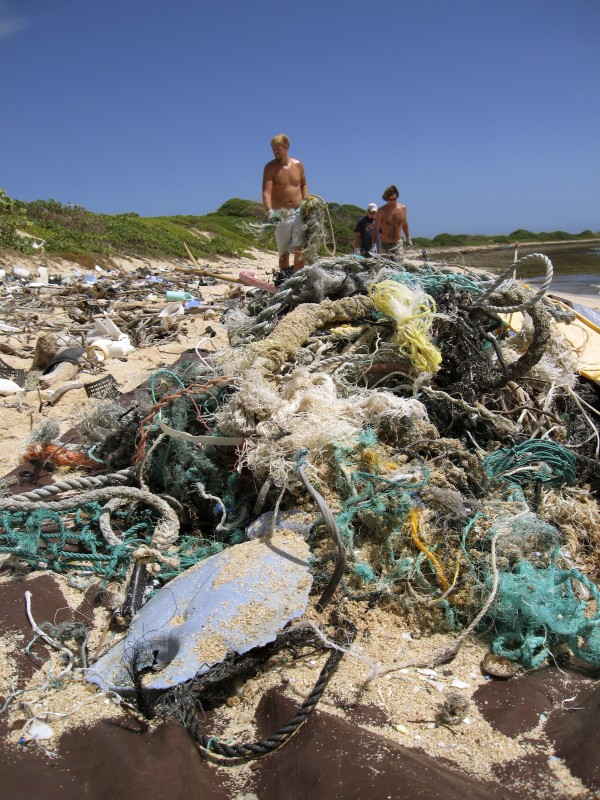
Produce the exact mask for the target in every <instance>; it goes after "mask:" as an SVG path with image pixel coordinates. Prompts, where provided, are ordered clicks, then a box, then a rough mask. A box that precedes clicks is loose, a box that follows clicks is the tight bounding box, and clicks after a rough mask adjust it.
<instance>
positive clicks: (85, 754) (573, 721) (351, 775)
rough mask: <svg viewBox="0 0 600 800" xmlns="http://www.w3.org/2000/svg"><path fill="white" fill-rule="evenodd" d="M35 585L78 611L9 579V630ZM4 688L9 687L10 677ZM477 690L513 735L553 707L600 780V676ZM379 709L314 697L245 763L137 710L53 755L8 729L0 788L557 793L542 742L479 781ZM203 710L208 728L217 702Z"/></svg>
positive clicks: (69, 799) (278, 711) (569, 752)
mask: <svg viewBox="0 0 600 800" xmlns="http://www.w3.org/2000/svg"><path fill="white" fill-rule="evenodd" d="M27 589H29V590H30V591H31V592H32V593H33V594H34V597H35V607H36V617H37V619H38V620H39V621H41V620H54V621H55V622H60V621H62V620H63V619H66V618H67V617H68V616H70V617H71V618H72V616H73V612H72V611H69V610H66V607H67V605H68V604H67V601H66V600H65V598H64V597H63V595H62V592H61V591H60V589H59V587H58V584H57V583H56V582H55V580H54V579H53V578H52V577H50V576H47V575H41V576H37V577H31V578H28V579H27V580H25V581H12V582H8V583H4V584H2V591H1V594H0V627H1V629H0V633H1V634H2V635H10V636H14V635H15V634H18V633H21V634H23V636H24V637H25V639H24V641H25V642H28V641H29V640H30V639H31V628H30V626H29V623H28V621H27V618H26V615H25V604H24V599H23V598H24V593H25V591H26V590H27ZM90 595H91V596H90V597H89V598H88V599H87V600H86V603H84V605H83V606H82V607H81V608H80V611H79V612H78V613H80V614H81V615H87V614H89V612H90V611H91V608H92V605H93V602H94V599H95V598H94V593H93V592H91V593H90ZM75 616H77V612H76V614H75ZM44 650H45V646H44V645H43V644H40V645H39V646H38V649H37V654H38V655H39V656H40V657H43V656H44ZM35 652H36V650H35V648H34V653H35ZM19 658H20V668H21V674H22V675H23V676H26V675H27V674H29V675H31V674H32V673H33V671H34V670H35V669H38V668H39V667H38V665H36V664H34V663H33V661H32V660H31V659H29V657H28V656H27V655H26V654H24V653H21V655H20V656H19ZM3 690H4V692H5V693H6V691H7V689H6V687H3ZM571 698H574V699H571ZM474 700H475V701H476V703H477V705H478V707H479V709H480V710H481V712H482V713H483V715H484V716H485V717H486V719H487V720H488V721H489V722H490V723H491V724H492V725H493V726H494V727H496V728H498V729H499V730H500V731H502V732H503V733H505V734H506V735H508V736H518V735H521V734H526V733H527V732H528V731H531V730H533V728H535V727H536V726H537V724H538V722H539V719H540V714H545V715H546V716H547V718H548V722H547V723H546V733H547V735H548V737H550V739H551V740H552V741H553V742H554V743H555V747H556V753H557V755H558V756H559V757H560V758H562V759H563V760H564V761H565V763H566V765H567V767H568V768H569V769H570V771H571V772H572V773H573V775H575V776H577V777H579V778H580V779H581V780H582V781H583V782H584V784H585V785H586V786H587V787H589V789H590V790H591V791H592V792H593V791H594V790H596V791H600V737H599V736H598V734H597V730H598V726H597V720H598V712H599V711H600V708H599V706H600V686H598V684H597V683H596V682H595V681H593V680H591V679H590V678H588V677H585V676H582V675H580V674H577V673H575V672H565V671H562V670H559V669H557V668H548V669H543V670H539V671H537V672H534V673H531V674H529V675H526V676H524V677H520V678H515V679H512V680H510V681H490V682H489V683H487V684H486V685H484V686H482V687H481V688H480V689H478V691H477V692H476V694H475V696H474ZM296 708H297V705H296V703H295V702H294V701H292V700H290V699H288V698H287V697H285V696H283V694H282V693H281V691H280V690H279V689H275V690H271V691H269V692H267V694H266V695H265V696H264V697H263V698H262V700H261V702H260V704H259V706H258V709H257V713H256V721H257V727H258V735H259V736H260V737H263V736H267V735H268V734H271V733H273V732H274V731H275V730H277V729H278V728H279V726H280V725H281V724H283V723H284V722H286V721H287V720H288V719H289V718H290V717H292V716H293V714H294V713H295V711H296ZM377 714H378V711H377V709H368V708H364V707H361V706H357V707H355V708H353V709H352V708H351V709H348V710H347V711H346V718H345V719H341V718H339V717H337V716H333V715H331V714H328V713H324V712H321V711H319V710H318V709H317V711H316V712H315V713H314V714H313V715H312V716H311V717H310V718H309V720H308V722H307V723H306V724H305V725H304V726H303V727H302V728H301V729H300V730H299V732H298V733H297V734H296V735H295V736H294V737H292V739H291V740H290V741H289V742H288V743H287V744H286V745H285V746H284V747H283V748H281V749H280V750H278V751H276V752H274V753H271V754H270V755H268V756H265V757H263V758H261V759H258V760H256V761H254V762H251V763H250V766H249V767H245V768H243V769H242V770H240V768H239V767H230V768H228V769H225V768H220V767H217V766H215V765H213V764H212V763H210V762H208V761H206V760H205V759H204V758H202V756H201V755H200V753H199V751H198V747H197V745H196V744H195V743H194V742H193V741H192V740H191V739H190V738H189V736H188V735H187V733H186V731H185V730H184V728H183V727H182V726H181V725H180V724H179V723H178V722H176V721H171V722H168V723H164V724H162V725H160V726H159V727H158V729H157V730H154V731H153V732H149V731H148V730H147V729H146V726H145V725H144V724H143V723H140V722H139V721H137V720H134V719H133V718H132V719H127V718H123V719H121V720H119V721H106V720H105V721H103V722H100V723H96V724H94V725H93V726H91V727H84V728H79V729H75V730H71V731H69V732H67V733H65V734H64V735H63V736H62V738H61V739H60V741H59V743H58V745H57V746H54V745H53V749H54V750H55V751H56V753H57V757H56V758H48V757H47V756H45V755H44V754H43V753H41V752H39V751H36V750H35V749H33V748H32V747H31V746H30V745H27V746H25V745H15V744H12V743H7V742H6V740H5V738H4V736H2V739H1V740H0V786H1V787H2V790H1V796H2V797H6V798H7V800H8V798H10V800H31V799H32V798H42V797H43V798H45V800H54V798H56V800H58V799H59V798H60V800H76V798H77V800H82V798H83V800H106V798H111V800H131V798H133V797H135V798H144V800H154V798H156V800H159V798H160V800H163V798H165V797H166V798H169V800H196V799H197V798H204V799H205V800H230V799H231V798H238V797H239V798H240V800H241V798H242V797H245V798H246V800H247V798H251V797H253V796H254V797H256V798H259V800H282V798H285V800H305V799H306V798H310V800H331V798H338V799H339V800H345V799H346V798H347V799H348V800H350V799H351V798H352V799H354V798H356V799H358V798H376V799H377V800H379V798H381V799H382V800H383V798H394V800H395V798H400V799H401V798H420V799H421V800H433V799H434V798H440V800H442V799H443V800H453V798H457V800H459V799H460V800H486V799H487V798H490V799H491V798H494V799H495V800H500V799H501V798H505V799H506V800H512V798H517V797H518V798H523V799H524V800H527V798H532V799H533V798H548V797H553V798H557V797H559V796H557V795H556V794H548V791H547V789H546V788H545V787H547V786H549V785H550V783H549V781H550V772H549V765H548V764H547V763H546V757H545V756H536V755H535V753H534V754H533V755H532V756H530V757H528V758H527V759H522V760H521V761H519V762H517V763H511V764H504V765H503V767H502V768H501V769H499V770H497V775H498V780H497V782H482V781H481V780H479V779H477V778H475V777H473V776H470V775H467V774H465V773H461V772H460V771H459V770H458V769H457V768H456V767H455V766H453V765H451V764H450V762H445V761H444V760H442V759H437V758H436V759H434V758H431V757H429V756H427V755H426V754H424V753H422V752H419V751H418V750H415V749H409V748H406V747H402V746H401V745H398V744H397V743H396V742H394V741H392V740H390V739H387V738H386V737H385V736H380V735H377V734H375V733H373V731H372V729H367V728H366V727H364V725H365V724H370V727H371V728H372V727H373V726H374V725H375V724H377V723H376V721H377V719H378V717H377ZM201 722H202V726H203V728H205V729H206V730H207V731H208V732H210V730H211V719H210V714H208V715H207V716H206V718H204V719H202V720H201ZM5 732H6V731H5V730H2V731H1V733H2V734H4V733H5ZM485 752H486V743H485V742H482V743H481V757H482V759H485ZM589 796H590V797H591V796H593V794H591V793H590V795H589Z"/></svg>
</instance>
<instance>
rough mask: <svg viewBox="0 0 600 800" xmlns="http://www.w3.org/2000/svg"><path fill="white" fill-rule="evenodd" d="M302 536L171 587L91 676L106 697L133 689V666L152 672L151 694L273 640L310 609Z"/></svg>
mask: <svg viewBox="0 0 600 800" xmlns="http://www.w3.org/2000/svg"><path fill="white" fill-rule="evenodd" d="M309 555H310V553H309V548H308V545H307V544H306V542H305V541H304V539H303V538H302V537H301V536H298V535H295V534H294V533H293V532H292V531H289V530H285V529H284V530H277V531H276V532H275V533H274V534H273V535H272V536H270V537H264V538H259V539H254V540H251V541H248V542H244V543H242V544H239V545H235V546H234V547H230V548H228V549H227V550H224V551H223V552H221V553H217V554H216V555H213V556H210V558H207V559H206V560H205V561H202V562H200V563H199V564H196V565H195V566H193V567H191V568H190V569H188V570H187V571H186V572H184V573H183V574H182V575H180V576H179V577H177V578H175V579H174V580H172V581H171V582H170V583H168V584H167V585H166V586H165V587H163V588H162V589H161V590H160V591H159V592H157V593H156V594H155V595H154V597H152V598H151V599H150V600H149V601H148V602H147V603H146V604H145V605H144V606H143V607H142V608H141V609H140V611H139V612H138V613H137V614H136V615H135V617H134V618H133V620H132V622H131V625H130V628H129V631H128V634H127V636H126V637H125V639H124V640H122V641H121V642H119V643H118V644H117V645H115V647H113V648H112V649H111V650H109V651H108V653H106V654H105V655H104V656H102V657H101V658H100V659H99V660H98V661H97V662H96V663H95V664H94V665H93V666H92V667H91V668H90V669H89V670H88V671H87V675H86V678H87V680H89V681H91V682H92V683H95V684H96V685H98V686H99V687H100V688H102V689H104V690H113V691H117V692H121V693H124V694H127V693H130V692H131V691H132V690H133V687H132V682H131V676H130V670H128V666H129V665H131V663H132V662H133V661H134V660H135V663H136V666H137V668H138V669H150V670H151V672H149V673H148V674H146V675H145V676H144V678H143V683H144V686H146V688H148V689H167V688H169V687H171V686H176V685H177V684H180V683H183V682H184V681H187V680H190V679H191V678H193V677H194V676H196V675H202V674H204V673H205V672H207V671H208V670H209V669H210V668H211V667H212V666H213V665H214V664H218V663H220V662H221V661H223V659H224V658H225V657H226V656H227V654H228V653H238V654H242V653H246V652H248V651H249V650H252V649H253V648H256V647H261V646H263V645H265V644H267V643H268V642H271V641H273V639H275V637H276V636H277V634H278V633H279V632H280V631H281V630H282V629H283V628H284V626H285V625H286V624H287V623H288V622H289V621H290V620H292V619H295V618H297V617H300V616H301V615H302V614H303V613H304V611H305V610H306V607H307V605H308V594H309V591H310V587H311V584H312V577H311V575H310V573H309V571H308V559H309Z"/></svg>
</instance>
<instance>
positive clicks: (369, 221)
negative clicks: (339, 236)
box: [354, 203, 377, 256]
mask: <svg viewBox="0 0 600 800" xmlns="http://www.w3.org/2000/svg"><path fill="white" fill-rule="evenodd" d="M375 214H377V206H376V205H375V203H369V205H368V206H367V214H366V216H364V217H361V218H360V219H359V220H358V222H357V223H356V227H355V228H354V255H357V256H368V255H369V250H370V249H371V247H373V245H374V244H375V245H376V244H377V241H375V242H373V225H374V224H375Z"/></svg>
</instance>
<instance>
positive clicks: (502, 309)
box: [475, 253, 554, 314]
mask: <svg viewBox="0 0 600 800" xmlns="http://www.w3.org/2000/svg"><path fill="white" fill-rule="evenodd" d="M532 262H539V263H540V264H541V265H542V266H543V267H544V269H545V270H546V276H545V278H544V280H543V282H542V285H541V286H540V288H539V289H538V290H537V292H536V293H535V294H534V295H533V297H531V298H530V299H529V300H527V301H525V302H523V303H519V305H515V306H491V305H487V304H486V303H485V301H486V300H487V299H488V298H489V297H491V296H492V295H493V294H494V293H495V292H496V291H497V290H498V288H499V287H500V286H501V285H502V284H503V283H506V282H508V281H509V280H514V278H515V276H516V274H517V272H518V271H519V270H520V269H521V267H523V266H524V265H525V264H526V263H527V264H528V265H531V264H532ZM553 277H554V268H553V266H552V262H551V261H550V259H549V258H548V256H545V255H543V253H531V255H529V256H525V257H524V258H520V259H519V260H518V261H515V263H514V264H511V265H510V266H509V267H507V268H506V269H505V270H504V272H502V273H500V275H499V276H498V277H497V278H496V280H495V281H494V282H493V283H492V285H491V286H490V287H489V288H487V289H486V290H485V292H484V293H483V294H482V295H480V296H479V297H478V298H477V301H476V303H475V305H476V306H478V307H480V308H483V309H485V310H486V311H496V312H499V313H502V314H508V313H513V312H517V311H525V310H526V309H528V308H531V307H532V306H534V305H535V304H536V303H537V302H539V301H540V300H541V299H542V297H543V296H544V295H545V294H546V292H547V291H548V287H549V286H550V284H551V283H552V278H553Z"/></svg>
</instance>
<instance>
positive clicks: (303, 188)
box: [300, 161, 308, 200]
mask: <svg viewBox="0 0 600 800" xmlns="http://www.w3.org/2000/svg"><path fill="white" fill-rule="evenodd" d="M300 191H301V192H302V199H303V200H304V198H305V197H308V184H307V183H306V175H305V174H304V164H303V163H302V162H301V161H300Z"/></svg>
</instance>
